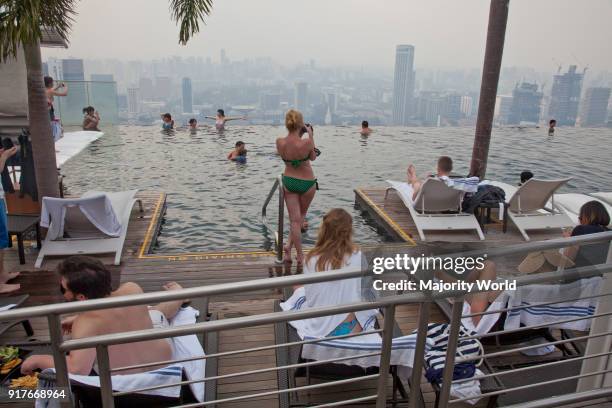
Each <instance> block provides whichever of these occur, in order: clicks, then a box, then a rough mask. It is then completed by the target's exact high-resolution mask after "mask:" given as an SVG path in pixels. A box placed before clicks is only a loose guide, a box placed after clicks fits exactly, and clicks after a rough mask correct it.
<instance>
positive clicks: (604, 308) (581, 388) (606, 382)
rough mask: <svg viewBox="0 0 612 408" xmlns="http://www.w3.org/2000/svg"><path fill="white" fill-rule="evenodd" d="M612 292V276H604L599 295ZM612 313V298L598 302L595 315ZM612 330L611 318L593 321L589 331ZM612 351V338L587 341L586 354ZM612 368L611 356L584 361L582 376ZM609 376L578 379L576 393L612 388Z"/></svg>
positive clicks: (611, 261)
mask: <svg viewBox="0 0 612 408" xmlns="http://www.w3.org/2000/svg"><path fill="white" fill-rule="evenodd" d="M606 264H612V241H610V243H609V246H608V256H607V259H606ZM611 292H612V274H604V276H603V278H602V282H601V290H600V292H599V293H611ZM610 311H612V296H604V297H602V298H600V299H599V301H598V302H597V307H596V308H595V313H596V314H600V313H607V312H610ZM611 330H612V321H611V320H610V316H604V317H597V318H595V319H593V320H592V321H591V328H590V331H589V334H590V335H594V334H600V333H605V332H608V331H611ZM611 349H612V336H604V337H598V338H592V339H589V340H588V341H587V344H586V349H585V352H584V354H585V355H587V356H588V355H591V354H597V353H601V352H607V351H610V350H611ZM610 368H612V361H611V360H610V356H607V357H598V358H591V359H588V360H583V361H582V367H581V370H580V374H583V375H584V374H589V373H593V372H596V371H601V370H609V369H610ZM610 382H611V379H610V376H609V375H597V376H591V377H584V378H580V379H578V384H577V385H576V392H585V391H591V390H596V389H599V388H603V387H609V386H610Z"/></svg>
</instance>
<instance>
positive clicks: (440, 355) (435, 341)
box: [425, 323, 484, 383]
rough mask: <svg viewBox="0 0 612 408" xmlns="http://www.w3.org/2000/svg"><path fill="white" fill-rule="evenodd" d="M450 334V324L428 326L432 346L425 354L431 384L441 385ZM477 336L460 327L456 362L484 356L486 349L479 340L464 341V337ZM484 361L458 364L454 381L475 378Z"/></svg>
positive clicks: (429, 340)
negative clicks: (466, 358) (459, 359)
mask: <svg viewBox="0 0 612 408" xmlns="http://www.w3.org/2000/svg"><path fill="white" fill-rule="evenodd" d="M449 333H450V324H448V323H430V324H429V325H428V326H427V339H428V342H430V344H432V346H431V347H430V348H429V349H428V350H427V352H426V353H425V377H426V378H427V380H428V381H429V382H430V383H434V382H437V383H440V382H441V381H442V373H443V372H444V363H445V361H446V351H447V349H448V337H449ZM475 334H476V332H472V331H470V330H468V329H467V328H465V327H464V326H463V325H460V326H459V342H458V344H457V350H456V352H455V362H456V361H457V359H458V358H464V357H478V356H482V355H484V349H483V347H482V344H481V343H480V341H478V339H468V340H464V339H462V337H467V336H472V335H475ZM482 361H483V360H482V358H481V359H479V360H471V361H466V362H461V363H456V364H455V369H454V371H453V380H460V379H464V378H471V377H473V376H474V373H475V372H476V367H478V366H479V365H481V364H482Z"/></svg>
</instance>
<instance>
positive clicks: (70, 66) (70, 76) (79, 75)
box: [62, 59, 85, 81]
mask: <svg viewBox="0 0 612 408" xmlns="http://www.w3.org/2000/svg"><path fill="white" fill-rule="evenodd" d="M62 72H63V77H62V79H63V80H65V81H84V80H85V71H84V69H83V60H82V59H64V60H62Z"/></svg>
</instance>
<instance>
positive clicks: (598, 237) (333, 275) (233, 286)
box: [0, 231, 612, 321]
mask: <svg viewBox="0 0 612 408" xmlns="http://www.w3.org/2000/svg"><path fill="white" fill-rule="evenodd" d="M604 241H612V231H608V232H600V233H597V234H588V235H580V236H576V237H570V238H562V239H559V240H551V241H544V242H532V243H531V244H530V246H529V249H527V248H526V247H525V244H517V245H512V246H507V247H503V248H492V249H487V250H486V252H487V254H491V253H498V252H501V253H502V255H513V254H518V253H523V252H528V251H538V250H541V249H542V248H545V249H551V246H550V243H551V242H554V244H555V245H556V246H555V247H557V248H558V247H563V246H569V245H576V244H587V243H594V242H604ZM462 254H465V253H462ZM444 256H445V257H453V256H457V255H456V254H449V255H444ZM461 256H463V255H461ZM610 267H612V266H610ZM583 269H585V268H572V269H565V270H563V271H554V272H546V273H538V274H529V275H524V276H519V277H517V278H516V279H517V284H518V282H519V281H522V282H525V283H524V284H533V283H543V282H544V281H546V280H550V281H553V280H555V279H556V280H558V279H559V278H563V277H569V278H574V277H576V274H579V273H580V272H582V270H583ZM607 269H608V268H606V269H605V270H607ZM599 270H600V269H598V271H599ZM363 273H364V271H363V270H361V268H359V269H357V268H342V269H338V270H336V271H329V272H325V273H314V274H305V275H304V274H300V275H288V276H280V277H273V278H264V279H255V280H250V281H242V282H231V283H221V284H217V285H208V286H200V287H194V288H187V289H181V290H173V291H159V292H149V293H142V294H138V295H128V296H117V297H112V298H104V299H94V300H86V301H82V302H68V303H58V304H52V305H43V306H30V307H24V308H18V309H12V310H7V311H3V312H0V321H9V320H16V319H23V318H27V317H38V316H46V315H49V314H55V315H60V314H70V313H78V312H85V311H90V310H97V309H106V308H113V307H125V306H134V305H143V304H155V303H160V302H167V301H172V300H181V299H188V298H196V297H204V296H206V297H211V296H217V295H223V294H229V293H240V292H242V293H244V292H251V291H257V290H266V289H277V288H282V287H289V286H296V285H306V284H309V283H319V282H325V281H334V280H341V279H349V278H355V277H359V276H362V275H363ZM604 273H605V272H604ZM527 282H528V283H527ZM462 293H463V292H461V291H449V292H439V293H436V294H432V298H436V299H437V298H445V297H452V296H456V295H458V294H462Z"/></svg>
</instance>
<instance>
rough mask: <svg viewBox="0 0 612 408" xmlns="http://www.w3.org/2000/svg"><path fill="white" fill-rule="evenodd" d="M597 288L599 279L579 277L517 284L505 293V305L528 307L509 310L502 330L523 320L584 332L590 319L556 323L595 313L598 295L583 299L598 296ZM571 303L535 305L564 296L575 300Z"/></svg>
mask: <svg viewBox="0 0 612 408" xmlns="http://www.w3.org/2000/svg"><path fill="white" fill-rule="evenodd" d="M600 289H601V278H600V277H593V278H589V279H580V280H577V281H575V282H571V283H562V284H554V285H551V284H547V285H540V284H538V285H527V286H521V287H518V288H517V290H516V291H512V292H507V293H508V294H509V300H508V306H509V307H517V306H529V307H526V308H523V309H518V310H512V311H510V312H509V313H508V314H507V318H506V322H505V325H504V328H505V329H516V328H518V327H520V324H521V323H523V324H524V325H525V326H535V325H542V324H545V325H546V326H547V327H550V328H558V329H569V330H578V331H587V330H589V328H590V326H591V320H592V319H583V320H578V321H574V322H569V323H557V322H559V321H561V320H567V319H571V318H576V317H585V318H586V317H588V316H591V315H593V314H594V313H595V308H596V306H597V302H598V298H591V299H584V297H587V296H594V295H598V294H599V292H600ZM578 298H582V299H580V300H577V301H572V302H562V303H554V304H550V305H542V306H538V305H539V304H541V303H549V302H553V301H557V300H564V299H578Z"/></svg>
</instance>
